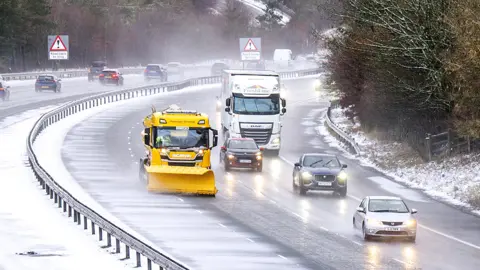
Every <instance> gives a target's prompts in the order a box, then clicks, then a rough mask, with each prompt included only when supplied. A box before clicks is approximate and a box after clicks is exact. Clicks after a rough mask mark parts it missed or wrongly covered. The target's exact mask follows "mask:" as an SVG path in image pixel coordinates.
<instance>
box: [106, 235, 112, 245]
mask: <svg viewBox="0 0 480 270" xmlns="http://www.w3.org/2000/svg"><path fill="white" fill-rule="evenodd" d="M111 246H112V235H111V234H110V233H109V232H107V247H111Z"/></svg>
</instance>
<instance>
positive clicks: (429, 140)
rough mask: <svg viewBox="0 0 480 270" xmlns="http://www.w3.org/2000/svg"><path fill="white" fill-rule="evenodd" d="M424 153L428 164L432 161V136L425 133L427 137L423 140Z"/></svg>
mask: <svg viewBox="0 0 480 270" xmlns="http://www.w3.org/2000/svg"><path fill="white" fill-rule="evenodd" d="M425 147H426V149H425V151H426V152H427V153H426V154H427V160H428V161H429V162H430V161H432V134H430V133H427V137H426V138H425Z"/></svg>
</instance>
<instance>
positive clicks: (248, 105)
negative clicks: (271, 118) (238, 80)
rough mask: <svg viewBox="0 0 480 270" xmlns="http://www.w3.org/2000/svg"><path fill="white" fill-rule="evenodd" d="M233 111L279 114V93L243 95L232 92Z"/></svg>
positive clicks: (239, 112)
mask: <svg viewBox="0 0 480 270" xmlns="http://www.w3.org/2000/svg"><path fill="white" fill-rule="evenodd" d="M233 112H234V113H236V114H261V115H274V114H280V95H278V94H272V95H270V96H268V97H245V96H243V95H239V94H234V95H233Z"/></svg>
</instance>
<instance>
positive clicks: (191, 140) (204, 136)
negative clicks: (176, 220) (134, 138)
mask: <svg viewBox="0 0 480 270" xmlns="http://www.w3.org/2000/svg"><path fill="white" fill-rule="evenodd" d="M143 125H144V130H143V132H142V135H143V143H144V145H145V148H146V149H147V151H146V157H145V158H142V159H140V178H141V179H142V180H143V181H146V183H147V189H148V191H152V192H161V193H194V194H199V195H210V196H215V194H216V193H217V188H216V186H215V175H214V173H213V171H212V168H211V162H210V156H211V151H212V149H213V148H214V147H215V146H217V143H218V131H217V130H215V129H212V128H211V127H210V121H209V118H208V115H206V114H203V113H199V112H197V111H189V110H182V109H181V108H180V107H178V106H176V105H171V106H170V107H168V108H167V109H165V110H163V111H161V112H157V111H156V110H155V108H154V107H152V114H150V115H148V116H146V117H145V119H144V121H143Z"/></svg>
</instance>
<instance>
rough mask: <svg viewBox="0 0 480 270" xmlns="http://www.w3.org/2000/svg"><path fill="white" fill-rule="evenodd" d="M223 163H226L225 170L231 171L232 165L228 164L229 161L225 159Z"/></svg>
mask: <svg viewBox="0 0 480 270" xmlns="http://www.w3.org/2000/svg"><path fill="white" fill-rule="evenodd" d="M223 163H224V167H225V171H226V172H229V171H230V170H231V168H230V165H228V163H227V162H225V161H224V162H223Z"/></svg>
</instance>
